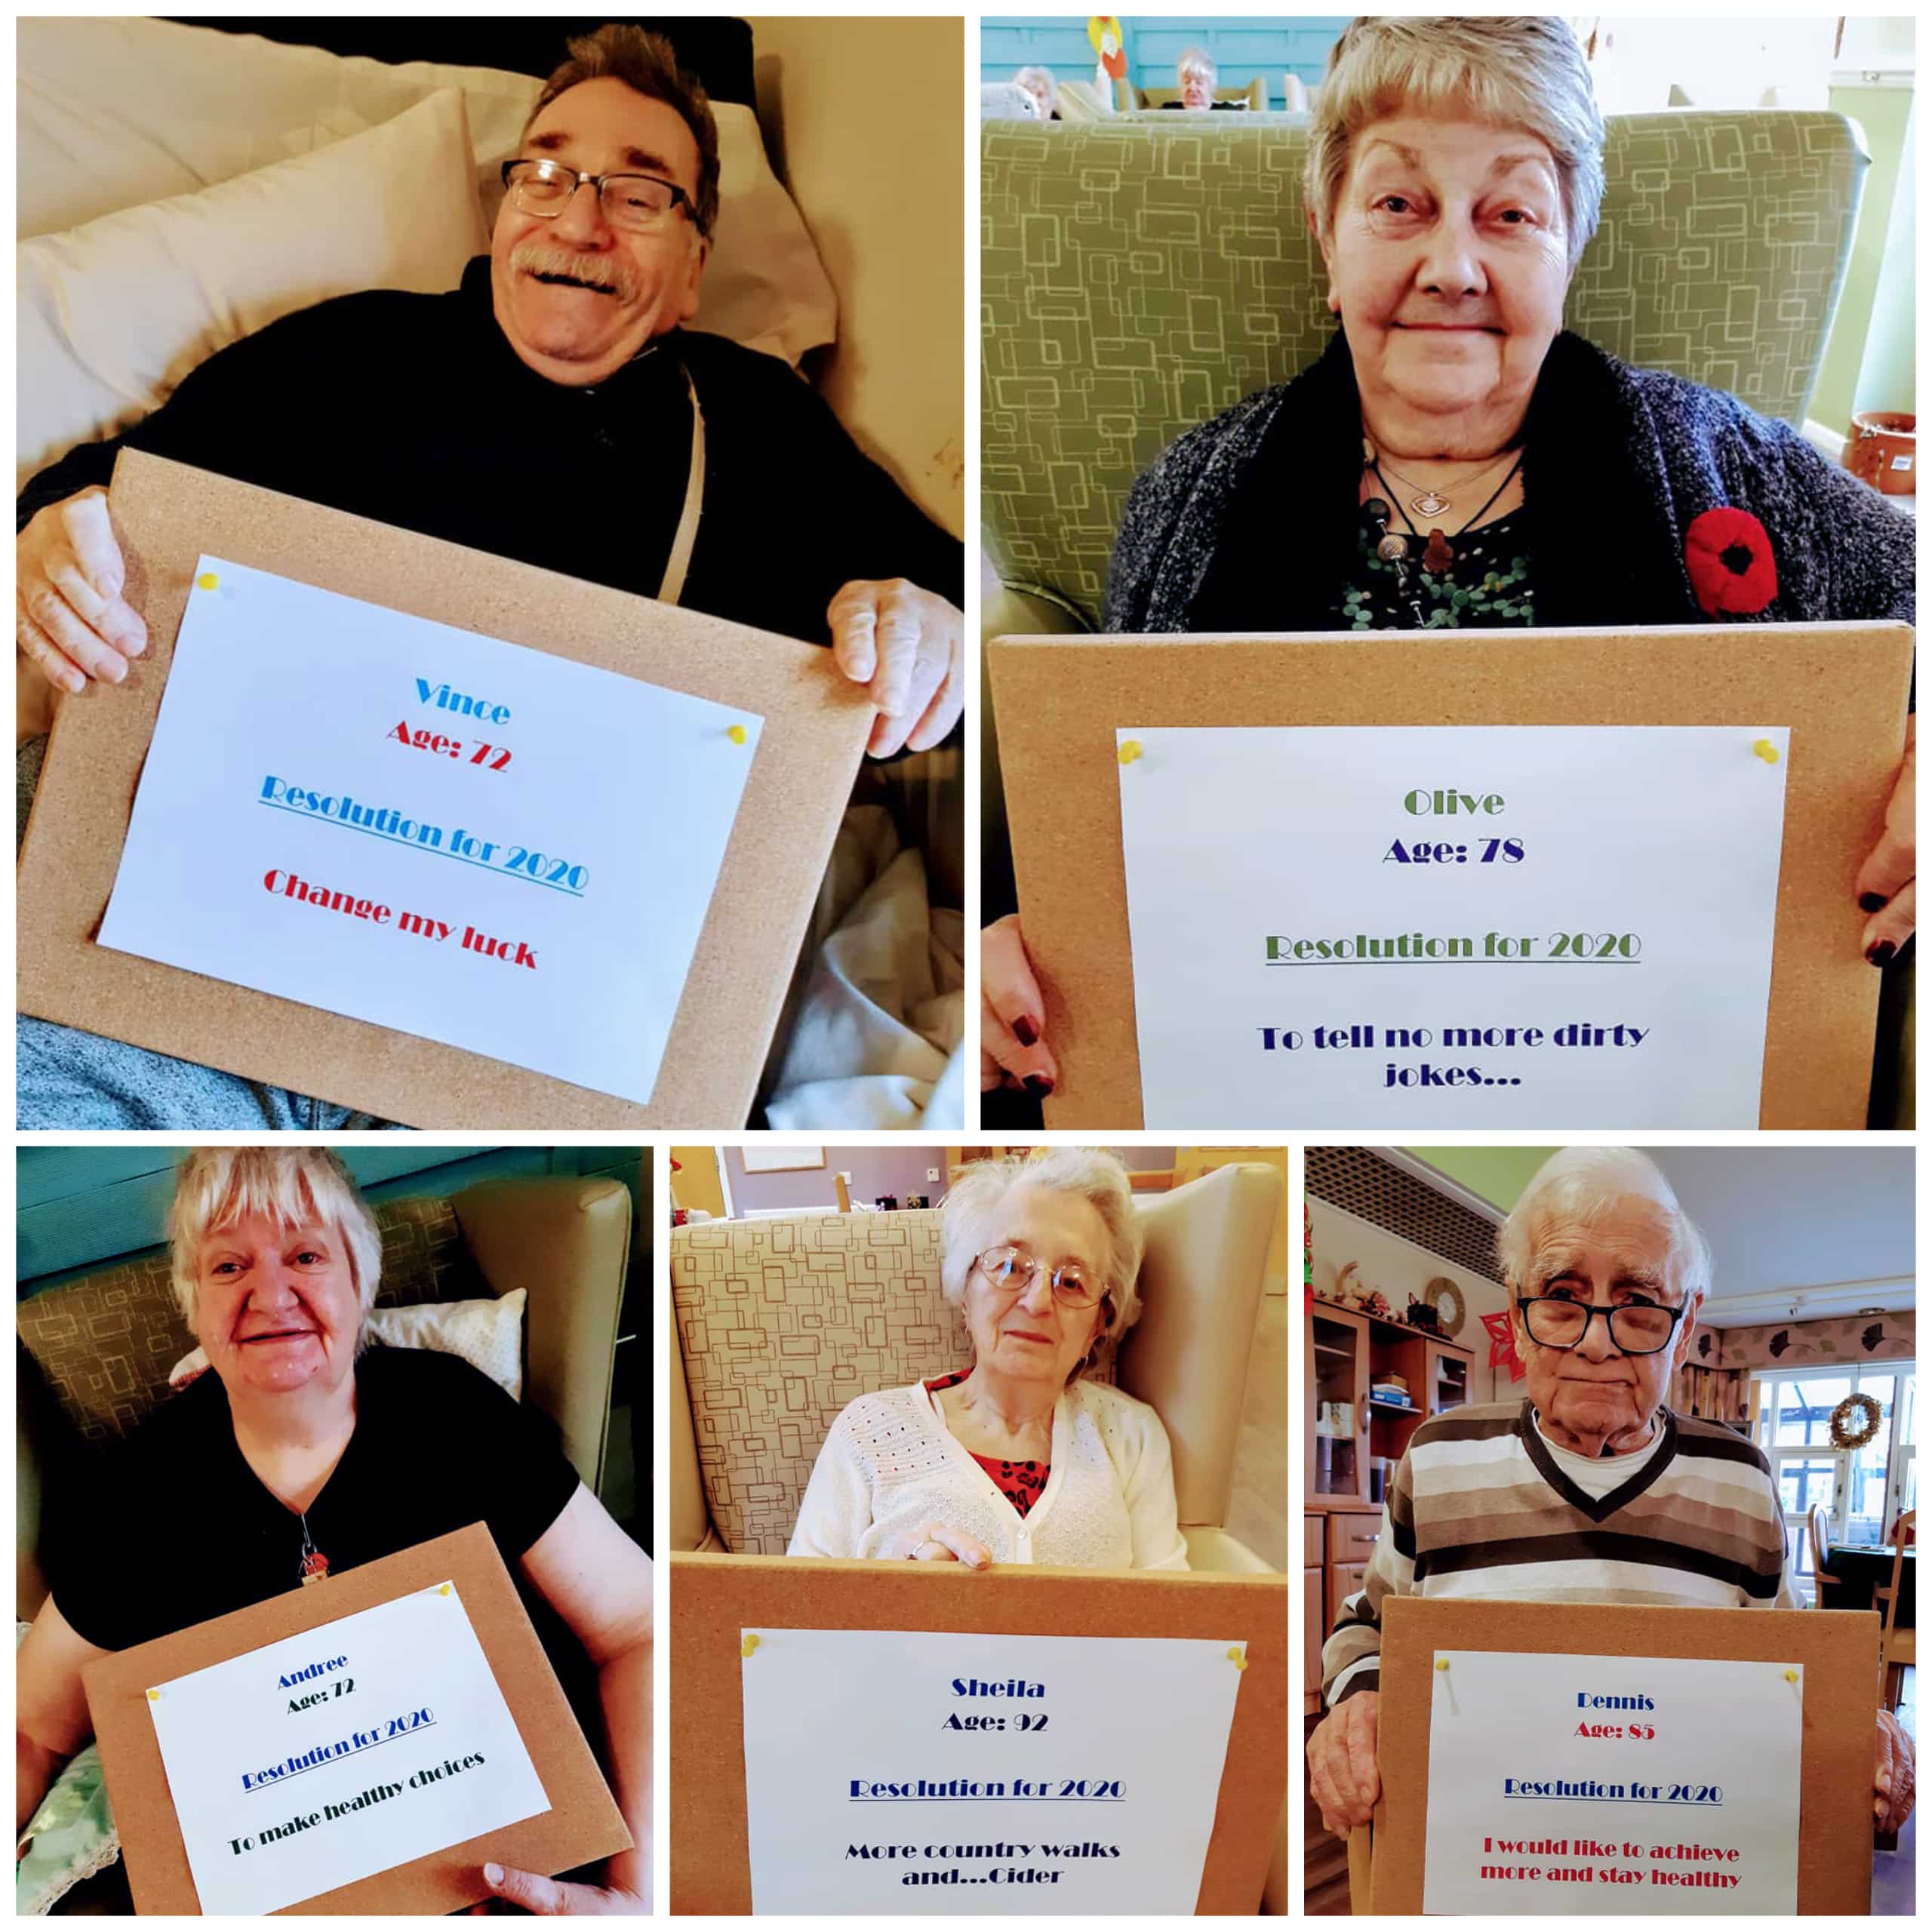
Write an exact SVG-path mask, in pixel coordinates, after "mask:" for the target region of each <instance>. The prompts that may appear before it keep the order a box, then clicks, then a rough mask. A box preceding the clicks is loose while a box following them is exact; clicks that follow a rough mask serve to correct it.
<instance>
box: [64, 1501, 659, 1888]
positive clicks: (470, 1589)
mask: <svg viewBox="0 0 1932 1932" xmlns="http://www.w3.org/2000/svg"><path fill="white" fill-rule="evenodd" d="M445 1581H447V1582H451V1583H454V1584H455V1585H456V1586H457V1591H458V1592H459V1593H460V1595H461V1596H462V1598H463V1607H464V1609H465V1610H466V1611H467V1612H468V1613H469V1621H470V1625H471V1627H472V1629H474V1630H475V1632H476V1636H477V1641H478V1642H479V1643H480V1644H481V1645H482V1647H483V1654H484V1656H485V1657H486V1658H488V1660H489V1664H490V1669H491V1673H492V1674H493V1675H494V1677H495V1678H496V1680H497V1685H498V1687H500V1689H501V1690H502V1692H503V1700H504V1702H505V1703H507V1704H508V1705H509V1709H510V1715H511V1716H512V1718H515V1721H516V1727H517V1730H518V1733H519V1734H520V1735H521V1737H522V1740H523V1743H524V1748H525V1749H526V1750H527V1751H528V1752H529V1753H530V1761H531V1764H533V1765H534V1766H535V1767H536V1770H537V1777H538V1778H539V1780H540V1781H541V1782H542V1784H543V1792H544V1795H545V1796H546V1797H547V1798H549V1801H550V1809H549V1810H548V1811H546V1812H542V1813H540V1814H538V1815H537V1817H534V1818H525V1819H523V1820H521V1821H520V1822H519V1823H516V1824H514V1825H509V1826H505V1827H504V1828H503V1829H502V1830H500V1831H496V1832H489V1833H488V1834H486V1835H485V1836H484V1837H482V1838H472V1839H470V1840H468V1841H466V1842H464V1843H463V1844H453V1845H448V1846H446V1847H445V1848H444V1849H443V1850H441V1851H436V1852H432V1853H430V1854H429V1855H428V1856H426V1857H422V1858H418V1859H414V1860H411V1862H410V1863H408V1864H407V1865H401V1866H396V1867H395V1868H394V1869H392V1870H390V1871H387V1872H378V1873H377V1874H376V1875H374V1877H373V1878H358V1880H356V1881H355V1883H354V1884H348V1885H342V1886H339V1887H337V1888H336V1889H335V1890H333V1891H328V1892H324V1893H321V1894H318V1896H317V1897H314V1898H312V1899H305V1900H303V1902H302V1903H300V1904H299V1905H292V1906H286V1907H285V1908H284V1909H285V1911H287V1912H291V1913H309V1912H411V1913H426V1912H439V1913H440V1912H457V1911H460V1910H461V1909H463V1907H464V1906H469V1905H475V1904H477V1903H480V1902H481V1900H485V1899H487V1898H488V1897H490V1896H491V1893H490V1890H489V1887H488V1886H486V1885H485V1884H484V1883H483V1879H482V1870H483V1862H484V1860H485V1859H486V1858H490V1859H494V1860H496V1861H497V1863H499V1864H503V1865H509V1866H515V1867H516V1868H517V1869H519V1870H522V1871H526V1872H542V1873H543V1874H544V1875H546V1876H554V1875H555V1874H556V1873H558V1872H568V1871H569V1870H571V1869H572V1868H573V1867H574V1866H579V1865H584V1864H588V1863H589V1862H590V1861H591V1860H593V1859H598V1858H607V1857H609V1856H610V1855H611V1854H612V1853H613V1852H617V1851H626V1850H629V1848H630V1844H631V1835H630V1833H629V1831H628V1830H627V1829H626V1827H625V1825H624V1821H623V1815H622V1814H620V1812H619V1810H618V1809H617V1805H616V1804H615V1802H614V1801H613V1799H612V1798H611V1794H610V1792H609V1790H608V1788H607V1787H606V1786H605V1783H604V1777H603V1774H602V1773H601V1771H599V1770H598V1768H597V1761H596V1759H595V1758H593V1757H592V1755H591V1752H590V1747H589V1745H587V1744H586V1743H585V1742H584V1738H583V1732H582V1731H581V1730H579V1729H578V1727H577V1719H576V1718H575V1717H574V1716H573V1715H572V1714H571V1707H570V1706H569V1704H568V1702H566V1700H565V1697H564V1694H563V1691H562V1690H561V1688H560V1687H558V1683H557V1679H556V1676H555V1673H554V1672H552V1669H551V1668H550V1663H549V1659H548V1658H547V1657H545V1656H544V1654H543V1646H542V1645H541V1644H540V1643H539V1642H538V1641H537V1633H536V1632H535V1631H534V1630H533V1629H531V1625H530V1620H529V1618H528V1617H526V1616H525V1614H524V1609H523V1605H522V1604H521V1602H519V1601H518V1598H517V1594H516V1592H515V1589H514V1588H513V1587H512V1584H511V1583H510V1579H509V1572H508V1571H506V1570H505V1569H504V1567H503V1559H502V1558H501V1557H500V1556H499V1555H497V1546H496V1545H495V1543H494V1542H493V1541H492V1540H491V1537H490V1533H489V1531H488V1530H487V1529H485V1527H484V1526H483V1525H482V1524H481V1523H472V1524H470V1525H469V1527H468V1528H466V1529H461V1530H457V1531H454V1532H453V1533H452V1534H450V1535H448V1536H445V1537H434V1538H432V1540H430V1541H429V1542H428V1543H418V1544H417V1545H416V1546H415V1547H414V1549H405V1550H401V1551H398V1552H397V1554H396V1555H394V1556H386V1557H384V1558H382V1559H381V1560H380V1561H377V1562H374V1563H365V1564H362V1565H361V1567H359V1568H357V1569H354V1570H348V1571H343V1573H342V1574H340V1576H334V1577H329V1578H328V1580H327V1581H326V1582H325V1583H321V1584H319V1585H317V1586H313V1587H311V1588H308V1589H299V1588H298V1589H293V1590H291V1591H290V1592H288V1594H287V1595H285V1596H279V1597H271V1598H269V1601H267V1602H266V1603H258V1604H251V1606H250V1607H248V1609H246V1610H238V1611H232V1612H231V1613H230V1614H229V1615H228V1616H226V1617H214V1618H212V1619H211V1620H209V1621H208V1623H198V1624H196V1625H195V1626H194V1628H193V1629H189V1630H177V1631H176V1632H174V1635H171V1636H168V1637H157V1638H155V1639H154V1641H152V1643H147V1644H136V1645H135V1646H134V1648H132V1649H131V1650H126V1651H115V1652H113V1653H112V1654H111V1655H109V1656H108V1657H102V1658H98V1659H97V1660H95V1661H94V1663H91V1664H89V1665H88V1666H87V1667H86V1668H85V1670H83V1671H82V1674H81V1675H82V1684H84V1686H85V1689H86V1691H87V1699H88V1709H89V1710H90V1711H91V1712H92V1713H93V1716H94V1736H95V1737H96V1738H97V1740H99V1743H100V1758H101V1764H102V1766H103V1768H104V1769H105V1770H106V1774H107V1789H108V1795H109V1798H110V1799H111V1800H112V1802H113V1805H114V1819H115V1824H116V1826H118V1828H119V1831H120V1834H121V1847H122V1851H123V1853H124V1854H125V1856H126V1857H127V1860H128V1882H129V1884H131V1887H133V1890H134V1909H135V1910H136V1911H137V1912H143V1913H148V1912H177V1913H192V1914H196V1915H198V1914H199V1913H200V1911H201V1902H200V1900H199V1898H198V1895H197V1894H196V1893H195V1882H194V1880H193V1878H192V1876H191V1875H190V1874H189V1866H188V1854H187V1849H186V1847H185V1846H184V1845H183V1843H182V1841H181V1832H180V1827H179V1826H178V1825H177V1823H175V1817H174V1804H173V1801H172V1800H171V1798H169V1796H168V1774H167V1773H166V1771H165V1770H164V1769H163V1768H162V1759H161V1746H160V1745H159V1743H158V1742H157V1741H156V1739H155V1730H154V1721H153V1719H152V1718H151V1717H150V1716H149V1714H148V1699H147V1691H148V1687H149V1685H150V1684H158V1683H165V1682H167V1681H171V1679H173V1678H177V1677H183V1676H185V1675H187V1674H188V1672H190V1671H196V1670H204V1669H207V1668H208V1666H209V1665H211V1664H215V1663H222V1662H223V1661H225V1660H226V1659H228V1658H229V1657H239V1656H242V1654H245V1652H247V1651H253V1650H259V1649H260V1647H262V1646H263V1644H272V1643H275V1642H278V1641H280V1640H281V1638H285V1637H293V1636H297V1635H300V1633H301V1632H303V1631H305V1630H312V1629H315V1627H316V1626H318V1625H319V1624H324V1623H334V1621H335V1620H337V1618H339V1617H351V1616H353V1615H354V1614H355V1613H356V1612H357V1611H362V1610H369V1609H372V1608H373V1607H374V1606H375V1605H376V1604H381V1603H387V1602H389V1601H391V1600H392V1598H396V1597H400V1596H406V1595H408V1593H409V1592H411V1591H412V1590H418V1589H428V1588H429V1587H430V1586H432V1585H433V1584H435V1583H443V1582H445ZM276 1916H278V1917H279V1916H280V1914H277V1915H276Z"/></svg>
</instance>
